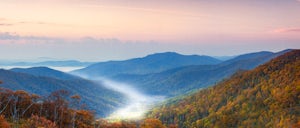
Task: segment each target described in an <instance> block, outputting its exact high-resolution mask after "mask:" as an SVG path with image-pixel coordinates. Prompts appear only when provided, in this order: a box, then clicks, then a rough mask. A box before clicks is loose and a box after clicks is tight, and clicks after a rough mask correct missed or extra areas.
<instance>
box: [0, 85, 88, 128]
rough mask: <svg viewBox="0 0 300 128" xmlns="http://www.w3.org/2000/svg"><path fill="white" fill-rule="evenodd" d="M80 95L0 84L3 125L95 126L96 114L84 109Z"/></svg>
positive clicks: (27, 127) (3, 127)
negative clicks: (33, 91)
mask: <svg viewBox="0 0 300 128" xmlns="http://www.w3.org/2000/svg"><path fill="white" fill-rule="evenodd" d="M80 99H81V98H80V96H78V95H70V93H69V92H68V91H65V90H58V91H55V92H52V93H51V94H50V95H49V96H39V95H35V94H29V93H27V92H26V91H22V90H17V91H12V90H9V89H5V88H0V115H1V116H0V120H1V121H0V127H1V128H9V127H17V128H18V127H20V128H35V127H45V128H65V127H70V128H72V127H73V128H74V127H78V128H88V127H93V122H94V114H93V112H92V111H89V110H85V109H84V105H82V104H80Z"/></svg>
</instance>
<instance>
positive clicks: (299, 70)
mask: <svg viewBox="0 0 300 128" xmlns="http://www.w3.org/2000/svg"><path fill="white" fill-rule="evenodd" d="M149 116H150V117H154V118H159V119H160V120H161V121H162V122H163V123H164V124H168V125H171V124H173V125H174V124H175V125H178V126H179V127H180V128H189V127H197V128H200V127H278V128H290V127H299V126H300V125H299V122H300V50H294V51H292V52H289V53H287V54H284V55H282V56H280V57H278V58H276V59H273V60H271V61H270V62H268V63H266V64H264V65H261V66H259V67H257V68H256V69H254V70H251V71H245V72H239V73H237V74H235V75H233V76H232V77H231V78H230V79H228V80H225V81H223V82H221V83H220V84H218V85H216V86H214V87H211V88H208V89H204V90H201V91H199V92H198V93H196V94H194V95H191V96H188V97H186V98H184V99H182V100H179V101H177V102H175V103H171V104H167V105H163V106H162V107H159V108H156V109H154V110H153V111H152V112H150V114H149Z"/></svg>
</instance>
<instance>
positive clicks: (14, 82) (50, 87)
mask: <svg viewBox="0 0 300 128" xmlns="http://www.w3.org/2000/svg"><path fill="white" fill-rule="evenodd" d="M0 81H2V82H3V83H2V84H1V85H0V87H4V88H9V89H11V90H25V91H27V92H30V93H35V94H38V95H42V96H43V95H48V94H49V93H51V92H53V91H56V90H61V89H63V90H67V91H69V92H71V93H72V94H79V95H80V96H81V97H82V101H83V102H84V103H86V104H87V105H88V107H89V108H90V109H91V110H95V111H96V113H97V114H98V115H100V116H105V115H107V114H109V113H110V112H112V111H113V110H114V109H115V108H116V107H118V106H120V105H122V104H121V103H122V102H123V100H124V99H122V97H123V95H121V94H119V93H117V92H114V91H111V90H109V89H106V88H104V87H103V86H102V85H101V83H94V82H91V81H88V80H84V79H81V78H78V79H72V80H61V79H55V78H50V77H42V76H34V75H30V74H26V73H18V72H13V71H8V70H2V69H0Z"/></svg>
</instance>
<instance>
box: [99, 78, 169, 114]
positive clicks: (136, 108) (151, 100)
mask: <svg viewBox="0 0 300 128" xmlns="http://www.w3.org/2000/svg"><path fill="white" fill-rule="evenodd" d="M101 81H103V84H102V85H104V86H105V87H107V88H109V89H112V90H115V91H118V92H120V93H122V94H124V95H125V96H127V98H128V103H127V105H125V106H124V107H122V108H119V109H117V110H116V111H115V112H113V113H112V114H111V115H109V116H108V117H107V119H108V120H136V119H140V118H143V117H144V115H145V113H146V112H147V111H148V110H149V109H151V107H152V106H153V105H155V104H157V103H160V102H161V101H163V100H164V96H148V95H145V94H142V93H140V92H139V91H137V90H136V89H134V88H133V87H132V86H130V85H128V84H124V83H120V82H114V81H111V80H107V79H101Z"/></svg>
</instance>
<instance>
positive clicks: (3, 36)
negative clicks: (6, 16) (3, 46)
mask: <svg viewBox="0 0 300 128" xmlns="http://www.w3.org/2000/svg"><path fill="white" fill-rule="evenodd" d="M0 25H1V24H0ZM0 40H43V41H47V40H48V41H50V40H56V41H57V40H60V39H58V38H50V37H42V36H20V35H18V34H16V33H10V32H0Z"/></svg>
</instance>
